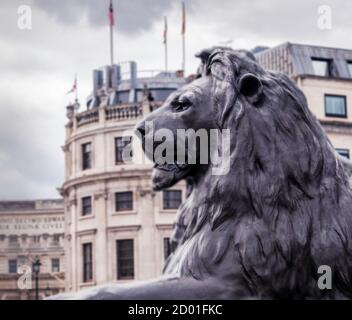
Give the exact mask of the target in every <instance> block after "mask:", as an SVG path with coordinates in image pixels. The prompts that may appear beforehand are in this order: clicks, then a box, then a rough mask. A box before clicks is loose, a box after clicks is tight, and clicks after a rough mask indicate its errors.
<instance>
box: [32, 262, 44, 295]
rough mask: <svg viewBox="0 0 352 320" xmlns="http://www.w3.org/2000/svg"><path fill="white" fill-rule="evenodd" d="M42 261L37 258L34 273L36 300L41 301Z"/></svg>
mask: <svg viewBox="0 0 352 320" xmlns="http://www.w3.org/2000/svg"><path fill="white" fill-rule="evenodd" d="M41 265H42V264H41V263H40V260H39V259H38V258H37V259H35V261H34V263H33V272H34V277H35V300H39V272H40V266H41Z"/></svg>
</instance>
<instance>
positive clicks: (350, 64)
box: [347, 61, 352, 78]
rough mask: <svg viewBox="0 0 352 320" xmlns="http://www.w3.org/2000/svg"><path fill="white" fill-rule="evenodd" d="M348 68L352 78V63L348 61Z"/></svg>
mask: <svg viewBox="0 0 352 320" xmlns="http://www.w3.org/2000/svg"><path fill="white" fill-rule="evenodd" d="M347 67H348V71H349V72H350V77H351V78H352V61H347Z"/></svg>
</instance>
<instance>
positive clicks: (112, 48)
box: [110, 25, 114, 65]
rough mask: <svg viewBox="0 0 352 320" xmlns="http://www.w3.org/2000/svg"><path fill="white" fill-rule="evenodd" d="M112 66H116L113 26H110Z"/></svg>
mask: <svg viewBox="0 0 352 320" xmlns="http://www.w3.org/2000/svg"><path fill="white" fill-rule="evenodd" d="M110 64H111V65H113V64H114V35H113V26H112V25H110Z"/></svg>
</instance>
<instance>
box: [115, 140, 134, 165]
mask: <svg viewBox="0 0 352 320" xmlns="http://www.w3.org/2000/svg"><path fill="white" fill-rule="evenodd" d="M125 148H126V151H125V153H124V152H123V151H124V150H125ZM123 153H124V156H125V159H124V158H123V156H122V155H123ZM131 158H132V137H118V138H115V163H116V164H121V163H125V162H129V161H131Z"/></svg>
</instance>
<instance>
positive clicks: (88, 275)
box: [82, 243, 93, 282]
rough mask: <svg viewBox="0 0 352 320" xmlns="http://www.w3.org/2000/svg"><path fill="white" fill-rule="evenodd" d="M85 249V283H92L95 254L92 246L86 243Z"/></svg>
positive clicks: (83, 247)
mask: <svg viewBox="0 0 352 320" xmlns="http://www.w3.org/2000/svg"><path fill="white" fill-rule="evenodd" d="M82 249H83V282H90V281H92V280H93V256H92V254H93V252H92V244H91V243H84V244H83V246H82Z"/></svg>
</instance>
